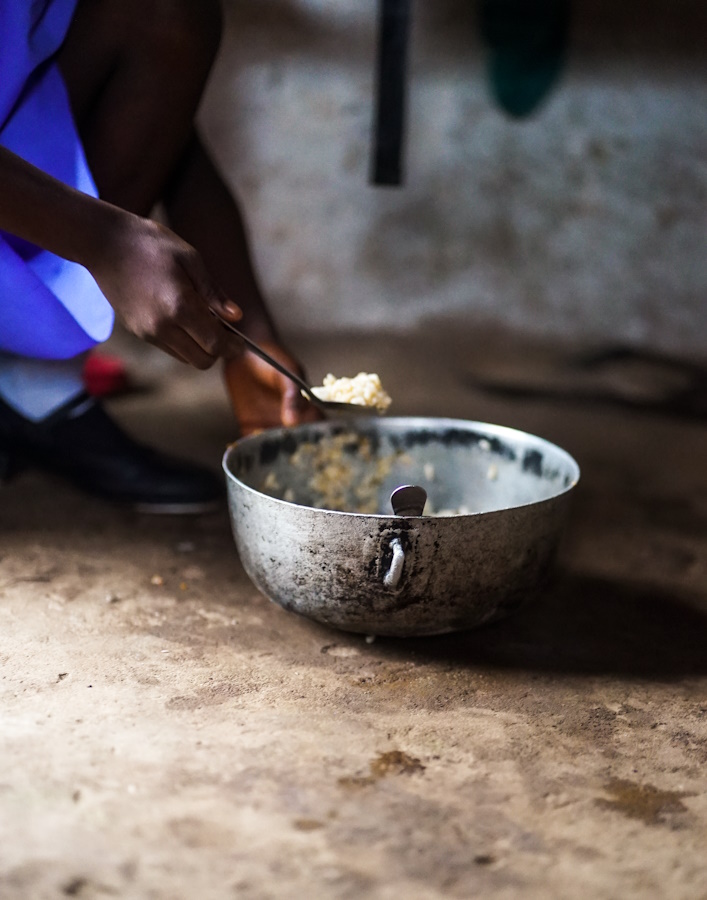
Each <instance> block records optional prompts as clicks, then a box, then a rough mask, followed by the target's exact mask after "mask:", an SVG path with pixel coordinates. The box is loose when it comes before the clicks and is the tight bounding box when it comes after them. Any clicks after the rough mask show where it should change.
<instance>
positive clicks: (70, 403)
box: [0, 0, 223, 512]
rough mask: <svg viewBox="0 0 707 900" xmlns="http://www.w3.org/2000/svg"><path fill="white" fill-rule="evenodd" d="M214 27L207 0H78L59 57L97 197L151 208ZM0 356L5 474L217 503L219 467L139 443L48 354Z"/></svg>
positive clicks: (164, 499) (139, 497) (202, 504)
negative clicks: (30, 471) (41, 473)
mask: <svg viewBox="0 0 707 900" xmlns="http://www.w3.org/2000/svg"><path fill="white" fill-rule="evenodd" d="M219 31H220V14H219V8H218V6H217V5H216V3H215V2H211V0H172V2H167V0H139V2H138V0H80V2H79V5H78V7H77V12H76V16H75V19H74V21H73V23H72V26H71V28H70V31H69V34H68V35H67V38H66V41H65V43H64V45H63V47H62V50H61V51H60V54H61V58H60V66H61V70H62V74H63V77H64V80H65V83H66V85H67V89H68V92H69V96H70V100H71V105H72V111H73V114H74V117H75V119H76V121H77V125H78V127H79V131H80V134H81V138H82V143H83V144H85V150H86V155H87V159H88V163H89V167H90V168H91V170H92V174H93V176H94V180H95V182H96V184H97V187H98V190H99V194H100V196H101V197H102V198H103V199H105V200H108V201H110V202H112V203H115V204H118V205H121V206H123V207H124V208H126V209H129V210H131V211H133V212H136V213H139V214H148V213H149V212H150V211H151V209H152V207H153V205H154V203H155V202H156V201H157V200H158V199H159V197H160V195H161V193H162V191H163V190H164V187H165V184H166V183H167V181H169V180H170V178H172V175H173V172H174V170H175V168H176V166H177V163H178V161H179V160H180V158H181V156H182V155H183V153H184V150H185V147H186V146H187V145H188V143H189V140H190V136H191V134H192V129H193V117H194V113H195V110H196V107H197V105H198V101H199V98H200V96H201V92H202V90H203V86H204V83H205V80H206V77H207V75H208V71H209V68H210V66H211V62H212V60H213V57H214V54H215V51H216V48H217V46H218V39H219ZM82 362H83V360H82V359H80V358H78V357H77V358H75V359H73V360H69V361H66V362H64V363H62V364H61V365H62V366H63V367H64V368H66V367H70V366H71V365H72V363H73V364H75V369H74V371H73V373H71V374H72V375H73V376H75V375H76V372H77V371H78V367H79V366H80V365H81V364H82ZM3 365H5V369H6V371H5V373H4V383H5V388H6V395H5V396H4V397H3V394H2V387H3V385H2V384H0V480H2V479H3V477H7V476H9V475H11V474H13V472H15V471H16V470H17V469H18V468H21V467H22V465H24V464H30V465H37V466H39V467H40V468H43V469H48V470H51V471H54V472H55V473H57V474H59V475H62V476H64V477H67V478H68V479H69V480H71V481H73V482H74V483H75V484H77V485H78V486H80V487H82V488H84V489H87V490H89V491H90V492H92V493H95V494H98V495H100V496H103V497H107V498H110V499H114V500H118V501H120V502H123V503H127V504H130V505H132V506H135V507H137V508H138V509H143V510H145V511H151V512H199V511H202V510H205V509H208V508H211V507H212V506H213V504H214V503H215V502H220V501H221V497H222V494H223V483H222V479H220V478H219V477H217V476H216V474H215V473H212V472H210V471H208V470H203V469H201V468H200V467H196V466H192V465H190V464H185V463H182V462H179V461H176V460H174V459H171V458H169V457H166V456H164V455H162V454H158V453H155V452H154V451H152V450H150V449H149V448H146V447H143V446H142V445H140V444H138V443H136V442H135V441H134V440H132V439H131V438H130V437H129V436H128V435H126V434H125V433H124V432H123V431H122V430H121V429H120V428H118V426H117V425H116V424H115V423H114V422H113V421H112V420H111V419H110V417H109V416H108V415H107V414H106V412H105V410H104V409H103V408H102V407H101V406H100V404H98V403H95V402H94V401H92V400H91V399H90V398H86V396H85V395H84V393H83V391H82V390H81V389H80V386H79V384H78V382H77V380H76V378H75V377H72V378H68V379H67V378H65V377H63V376H64V375H66V372H64V371H63V369H62V373H59V372H58V370H57V368H56V363H55V362H54V361H53V360H19V361H18V360H17V359H13V358H11V357H6V358H5V359H4V360H3V359H2V358H0V369H2V367H3ZM18 365H19V366H20V368H18ZM27 367H29V369H31V371H29V369H28V368H27ZM59 374H61V375H62V378H61V379H59V378H58V375H59ZM0 375H2V372H0ZM60 382H61V383H60ZM60 387H61V389H62V391H64V396H63V399H64V401H65V402H63V403H61V402H58V401H57V396H56V395H55V394H56V390H58V389H59V388H60ZM67 391H68V394H67ZM50 394H51V395H52V396H51V403H50V406H49V407H47V405H46V402H45V401H47V399H48V398H49V395H50ZM60 399H62V398H60ZM38 403H39V405H40V406H41V408H40V406H37V404H38ZM56 407H58V408H56Z"/></svg>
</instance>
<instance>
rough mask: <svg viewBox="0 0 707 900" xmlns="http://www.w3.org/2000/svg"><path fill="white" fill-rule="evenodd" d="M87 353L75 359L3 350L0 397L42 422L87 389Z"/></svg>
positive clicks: (0, 356) (0, 355)
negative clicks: (45, 356) (39, 356)
mask: <svg viewBox="0 0 707 900" xmlns="http://www.w3.org/2000/svg"><path fill="white" fill-rule="evenodd" d="M85 361H86V354H85V353H82V354H80V355H79V356H74V357H72V358H71V359H60V360H53V359H52V360H46V359H30V358H28V357H25V356H13V355H11V354H9V353H0V399H2V400H4V401H5V403H7V405H8V406H11V407H12V409H14V410H15V412H17V413H19V414H20V415H21V416H24V417H25V418H26V419H30V420H31V421H32V422H39V421H41V420H42V419H46V417H47V416H50V415H51V414H52V413H53V412H54V411H55V410H57V409H59V407H60V406H63V405H64V404H65V403H68V402H69V400H71V399H73V398H74V397H76V396H77V395H78V394H80V393H81V392H82V391H84V390H85V386H84V381H83V367H84V363H85Z"/></svg>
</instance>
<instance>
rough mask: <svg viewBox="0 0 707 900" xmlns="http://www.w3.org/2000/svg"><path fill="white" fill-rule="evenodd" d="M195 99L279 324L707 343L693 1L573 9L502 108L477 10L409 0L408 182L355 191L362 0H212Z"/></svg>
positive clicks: (360, 128) (704, 70) (364, 154)
mask: <svg viewBox="0 0 707 900" xmlns="http://www.w3.org/2000/svg"><path fill="white" fill-rule="evenodd" d="M226 11H227V34H226V38H225V41H224V44H223V47H222V52H221V55H220V58H219V61H218V64H217V67H216V69H215V71H214V74H213V78H212V80H211V83H210V86H209V90H208V93H207V97H206V99H205V103H204V106H203V109H202V124H203V128H204V132H205V135H206V137H207V139H208V141H209V143H210V144H211V147H212V149H213V151H214V153H215V155H216V158H217V160H218V161H219V163H220V165H221V167H222V169H223V170H224V172H225V173H226V175H227V177H228V178H229V180H230V182H231V183H232V184H233V185H234V187H235V189H236V191H237V192H238V194H239V196H240V197H241V200H242V202H243V205H244V208H245V210H246V215H247V218H248V222H249V226H250V231H251V235H252V240H253V246H254V253H255V257H256V260H257V265H258V268H259V271H260V274H261V277H262V281H263V284H264V286H265V288H266V291H267V294H268V296H269V297H270V299H271V303H272V306H273V309H274V311H275V314H276V316H277V317H278V319H279V321H280V323H281V325H282V326H283V328H284V329H285V330H289V331H293V332H296V331H297V330H298V329H301V328H305V329H307V330H310V331H312V330H322V331H325V330H328V329H332V328H336V329H356V330H358V329H370V328H374V327H383V328H386V329H393V330H395V329H401V330H406V329H410V328H413V327H416V326H420V325H422V326H426V325H428V324H430V323H432V322H434V320H436V319H437V318H443V319H444V320H445V321H446V322H448V321H450V320H451V321H452V322H458V323H459V326H460V327H467V326H468V327H470V328H473V327H474V326H476V327H479V326H498V325H503V326H508V327H509V328H511V329H519V330H522V331H523V332H525V333H528V334H530V335H532V336H538V337H543V338H547V337H550V338H555V337H556V338H559V339H563V340H570V341H574V340H576V339H577V338H580V337H581V338H582V339H585V340H589V341H599V342H601V341H610V342H626V343H629V344H632V345H634V346H638V347H648V348H652V349H658V350H662V351H666V352H669V353H674V354H677V355H682V356H698V357H701V356H705V355H707V306H706V305H705V299H706V296H705V295H706V293H707V291H706V287H707V252H706V251H707V202H706V201H707V78H706V77H705V76H706V75H707V62H706V60H707V54H705V52H704V37H705V35H706V34H707V4H704V3H703V0H662V2H658V0H653V2H638V0H627V2H625V3H621V4H618V3H615V2H609V0H595V2H592V0H575V3H574V7H573V13H574V15H573V23H572V28H571V34H570V41H569V53H568V58H567V61H566V65H565V67H564V69H563V72H562V75H561V77H560V80H559V82H558V83H557V85H556V86H555V88H554V90H553V91H552V92H551V93H550V94H549V95H548V97H547V99H546V101H545V102H544V103H543V105H542V106H541V107H540V108H539V109H538V110H537V112H535V113H534V114H533V115H532V116H531V117H529V118H526V119H522V120H512V119H510V118H509V117H508V116H506V115H505V114H504V113H503V112H502V111H501V110H500V109H499V108H498V106H497V105H496V104H495V102H494V100H493V98H492V97H491V94H490V92H489V83H488V77H487V73H486V68H485V50H484V47H483V45H482V43H481V40H480V37H479V33H478V24H477V11H476V5H475V3H473V2H471V0H469V2H458V0H435V2H433V0H426V2H422V0H418V2H416V3H415V4H414V5H413V35H412V44H411V48H410V54H411V55H410V77H409V107H408V133H407V142H406V144H407V149H406V180H405V184H404V186H403V187H401V188H376V187H372V186H370V184H369V180H368V170H369V162H370V159H369V154H370V149H371V131H372V129H371V123H372V101H373V74H374V59H375V47H376V12H377V4H376V3H375V2H374V0H336V2H334V0H242V2H236V0H232V2H230V3H229V2H228V0H227V3H226Z"/></svg>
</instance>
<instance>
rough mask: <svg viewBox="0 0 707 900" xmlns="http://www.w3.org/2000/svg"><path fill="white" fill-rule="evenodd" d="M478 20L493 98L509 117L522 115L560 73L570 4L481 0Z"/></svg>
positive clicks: (561, 1) (558, 0)
mask: <svg viewBox="0 0 707 900" xmlns="http://www.w3.org/2000/svg"><path fill="white" fill-rule="evenodd" d="M479 17H480V29H481V37H482V39H483V41H484V43H485V44H486V46H487V47H488V49H489V60H488V71H489V79H490V84H491V91H492V94H493V96H494V99H495V100H496V102H497V103H498V104H499V106H500V107H501V108H502V109H503V110H505V111H506V112H507V113H508V114H509V115H511V116H515V117H518V118H521V117H523V116H527V115H529V114H530V113H532V112H533V111H534V110H535V109H536V108H537V107H538V105H539V104H540V103H541V102H542V100H543V99H544V98H545V97H546V96H547V94H548V93H549V91H550V90H551V88H552V87H553V85H554V84H555V82H556V81H557V79H558V77H559V74H560V72H561V70H562V66H563V63H564V59H565V55H566V50H567V41H568V33H569V20H570V0H481V2H480V6H479Z"/></svg>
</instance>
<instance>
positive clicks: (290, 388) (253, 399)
mask: <svg viewBox="0 0 707 900" xmlns="http://www.w3.org/2000/svg"><path fill="white" fill-rule="evenodd" d="M260 344H261V346H262V347H263V349H264V350H267V352H268V353H270V354H271V355H272V356H274V357H275V359H277V360H278V361H279V362H281V363H282V364H283V365H284V366H287V368H288V369H290V370H291V371H293V372H295V373H296V374H298V375H303V371H302V367H301V366H300V365H299V363H298V362H297V360H295V359H293V357H292V356H290V355H289V353H287V351H285V350H284V349H283V348H282V347H281V346H279V345H278V344H273V343H270V342H264V341H261V342H260ZM224 376H225V379H226V387H227V389H228V393H229V396H230V398H231V404H232V406H233V411H234V412H235V415H236V419H237V420H238V424H239V426H240V431H241V434H242V435H247V434H253V433H254V432H257V431H262V430H263V429H265V428H275V427H277V426H279V425H286V426H290V425H299V424H300V423H302V422H316V421H317V420H318V419H321V418H322V416H321V413H320V412H319V410H318V409H317V408H316V407H315V406H313V405H312V404H311V403H310V402H309V401H308V400H305V398H304V397H303V396H302V395H301V393H300V389H299V387H297V385H296V384H295V383H294V382H293V381H290V379H289V378H287V376H285V375H282V374H280V372H278V371H277V369H273V367H272V366H270V365H268V363H266V362H265V360H263V359H261V358H260V357H259V356H256V355H255V354H254V353H251V352H250V351H249V350H248V351H246V352H244V353H243V355H242V356H240V357H238V358H233V359H229V360H227V361H226V364H225V366H224Z"/></svg>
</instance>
